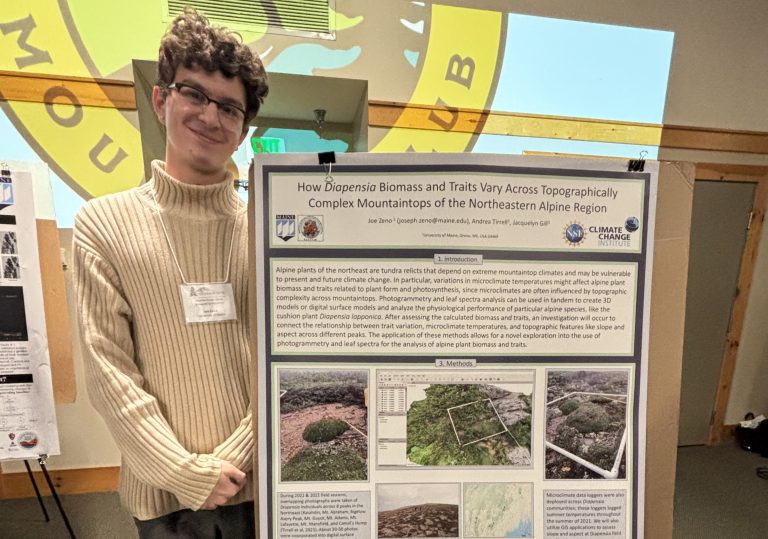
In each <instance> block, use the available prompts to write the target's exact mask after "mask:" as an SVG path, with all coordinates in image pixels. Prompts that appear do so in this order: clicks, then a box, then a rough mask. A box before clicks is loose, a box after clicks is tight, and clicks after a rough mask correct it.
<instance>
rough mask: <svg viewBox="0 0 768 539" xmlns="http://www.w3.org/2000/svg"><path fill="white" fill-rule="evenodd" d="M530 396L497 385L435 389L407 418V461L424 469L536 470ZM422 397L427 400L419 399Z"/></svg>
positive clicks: (430, 388)
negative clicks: (532, 457) (475, 467)
mask: <svg viewBox="0 0 768 539" xmlns="http://www.w3.org/2000/svg"><path fill="white" fill-rule="evenodd" d="M529 388H530V390H528V391H524V392H523V391H510V390H509V389H507V388H504V387H502V386H500V385H494V384H430V385H428V386H426V387H425V388H424V390H423V398H420V399H418V400H414V401H413V402H411V403H410V406H409V408H408V412H407V418H406V424H407V434H406V440H407V447H406V452H407V459H408V461H409V463H411V464H417V465H421V466H518V467H528V466H530V465H531V402H532V398H531V397H532V394H533V385H532V384H530V385H529ZM419 396H420V397H421V396H422V395H419Z"/></svg>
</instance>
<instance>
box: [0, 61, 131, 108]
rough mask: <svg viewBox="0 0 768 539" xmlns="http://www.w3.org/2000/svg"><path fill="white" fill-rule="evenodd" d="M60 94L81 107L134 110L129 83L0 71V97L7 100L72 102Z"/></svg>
mask: <svg viewBox="0 0 768 539" xmlns="http://www.w3.org/2000/svg"><path fill="white" fill-rule="evenodd" d="M63 92H64V93H66V95H72V96H74V99H76V102H77V104H79V105H82V106H87V107H104V108H117V109H126V110H136V94H135V91H134V84H133V82H131V81H124V80H116V79H96V78H85V77H68V76H63V75H44V74H39V73H22V72H18V71H3V70H0V98H1V99H4V100H6V101H27V102H32V103H48V104H54V103H66V104H69V103H71V102H72V100H73V98H72V97H69V98H68V97H66V96H62V93H63Z"/></svg>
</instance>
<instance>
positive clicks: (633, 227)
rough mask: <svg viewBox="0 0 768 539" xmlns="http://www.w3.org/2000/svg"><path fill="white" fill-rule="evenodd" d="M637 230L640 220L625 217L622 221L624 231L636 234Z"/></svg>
mask: <svg viewBox="0 0 768 539" xmlns="http://www.w3.org/2000/svg"><path fill="white" fill-rule="evenodd" d="M638 228H640V219H638V218H637V217H627V220H626V221H624V229H625V230H626V231H627V232H636V231H637V229H638Z"/></svg>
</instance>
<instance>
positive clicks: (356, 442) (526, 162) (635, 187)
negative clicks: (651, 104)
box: [250, 153, 658, 539]
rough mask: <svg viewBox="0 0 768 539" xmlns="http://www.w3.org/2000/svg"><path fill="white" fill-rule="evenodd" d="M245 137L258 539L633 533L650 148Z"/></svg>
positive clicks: (643, 366) (652, 188) (637, 516)
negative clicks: (453, 148)
mask: <svg viewBox="0 0 768 539" xmlns="http://www.w3.org/2000/svg"><path fill="white" fill-rule="evenodd" d="M318 157H319V156H318V155H310V154H293V155H291V154H283V155H264V156H259V160H258V161H256V162H255V163H254V167H253V172H252V176H253V177H252V180H251V181H252V183H251V185H252V189H251V194H252V200H251V206H250V211H251V219H252V220H253V221H252V222H253V225H254V226H253V229H254V230H255V231H256V233H255V234H254V236H253V237H252V242H253V244H252V246H251V248H252V249H253V252H254V253H255V257H254V260H255V266H256V267H255V270H254V272H255V275H256V283H257V312H256V313H255V316H256V318H257V320H258V330H257V331H258V333H257V336H258V347H259V350H258V387H259V405H258V409H259V418H258V436H259V452H260V453H259V460H258V462H259V466H260V473H259V480H260V485H259V487H260V488H259V509H260V511H261V515H260V516H261V518H260V519H259V522H260V525H261V527H262V529H261V532H262V534H263V535H262V536H263V537H270V538H280V539H314V538H317V539H320V538H344V539H371V538H404V537H461V538H487V539H490V538H501V537H536V538H541V539H558V538H574V537H584V538H593V539H594V538H609V539H627V538H640V537H642V536H643V521H642V519H643V491H644V481H643V477H644V438H645V398H646V371H647V361H648V313H649V305H648V301H649V297H650V285H651V283H650V275H651V262H652V261H651V253H652V251H653V248H652V247H653V246H652V238H653V226H654V205H655V193H656V181H657V173H658V167H657V163H655V162H646V163H645V164H644V170H642V171H639V172H637V171H634V172H630V171H628V163H627V161H619V160H592V159H576V158H558V157H531V156H501V155H478V154H431V155H429V154H414V153H409V154H389V155H387V154H357V155H355V154H349V155H347V154H337V155H335V160H336V162H335V163H332V164H319V162H318Z"/></svg>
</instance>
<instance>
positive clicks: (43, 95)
mask: <svg viewBox="0 0 768 539" xmlns="http://www.w3.org/2000/svg"><path fill="white" fill-rule="evenodd" d="M54 88H59V89H61V90H60V91H59V92H51V90H52V89H54ZM61 91H65V92H71V94H73V95H74V96H75V97H76V99H77V102H78V103H79V104H80V105H82V106H91V107H106V108H118V109H124V110H136V95H135V91H134V83H133V82H132V81H125V80H117V79H102V78H88V77H70V76H64V75H46V74H39V73H26V72H18V71H3V70H0V99H4V100H6V101H28V102H33V103H48V104H53V103H55V102H62V103H63V102H67V99H66V98H65V97H62V96H61V95H60V93H61ZM368 125H370V126H372V127H385V128H391V127H401V128H407V129H425V130H433V131H452V132H462V133H477V134H479V133H487V134H496V135H508V136H520V137H539V138H555V139H566V140H585V141H592V142H615V143H620V144H639V145H652V146H660V147H662V148H676V149H687V150H705V151H719V152H734V153H752V154H761V155H762V154H768V132H762V131H738V130H727V129H712V128H703V127H692V126H682V125H661V124H651V123H639V122H621V121H614V120H601V119H594V118H576V117H567V116H549V115H544V114H525V113H517V112H494V111H491V110H479V109H471V108H461V107H455V108H454V107H443V106H436V105H421V104H410V103H398V102H392V101H373V100H372V101H369V102H368Z"/></svg>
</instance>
